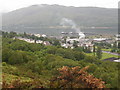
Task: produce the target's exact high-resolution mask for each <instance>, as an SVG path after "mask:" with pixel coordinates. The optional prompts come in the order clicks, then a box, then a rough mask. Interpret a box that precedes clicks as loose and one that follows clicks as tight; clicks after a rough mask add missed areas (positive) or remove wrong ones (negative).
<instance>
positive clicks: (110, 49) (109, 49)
mask: <svg viewBox="0 0 120 90" xmlns="http://www.w3.org/2000/svg"><path fill="white" fill-rule="evenodd" d="M102 50H103V51H109V52H110V51H111V49H102Z"/></svg>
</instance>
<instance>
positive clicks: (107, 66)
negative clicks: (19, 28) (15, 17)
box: [2, 37, 119, 89]
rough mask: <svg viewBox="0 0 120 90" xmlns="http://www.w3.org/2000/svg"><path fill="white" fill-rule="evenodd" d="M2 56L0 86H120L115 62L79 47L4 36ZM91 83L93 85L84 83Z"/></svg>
mask: <svg viewBox="0 0 120 90" xmlns="http://www.w3.org/2000/svg"><path fill="white" fill-rule="evenodd" d="M2 59H3V63H2V65H3V88H24V89H28V88H29V89H30V88H56V87H57V88H67V87H69V86H71V88H72V87H73V88H74V86H76V87H79V88H92V87H93V88H104V87H105V88H119V85H118V79H119V78H118V63H115V62H109V61H101V60H99V59H98V57H96V56H90V55H87V54H86V53H84V52H83V51H81V50H80V51H79V50H78V49H73V50H71V49H69V48H68V49H65V48H62V47H60V46H58V45H55V46H44V45H42V44H35V43H34V44H33V43H31V44H30V43H27V42H25V41H21V40H17V39H15V40H13V39H12V38H8V37H4V38H3V54H2ZM63 66H64V67H63ZM86 66H89V68H87V69H84V68H86ZM78 67H80V69H79V68H78ZM59 68H60V69H59ZM59 70H60V71H59ZM61 70H62V71H61ZM73 73H74V75H73ZM71 75H73V76H71ZM76 75H78V76H77V77H76ZM67 77H69V78H67ZM71 77H72V79H70V78H71ZM75 77H76V78H75ZM73 78H75V79H74V80H73ZM52 80H53V81H52ZM54 80H55V81H54ZM81 80H85V81H84V82H83V81H81ZM92 80H95V81H94V82H93V81H92ZM88 81H90V82H89V83H88ZM51 82H54V83H53V84H51ZM92 82H93V83H95V84H94V85H93V83H92ZM90 83H92V84H91V85H93V86H90V85H89V87H86V84H90ZM62 84H64V85H62ZM96 84H99V85H100V86H101V87H100V86H99V85H98V86H96ZM58 86H60V87H58ZM81 86H83V87H81Z"/></svg>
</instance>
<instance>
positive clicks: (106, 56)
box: [86, 53, 118, 60]
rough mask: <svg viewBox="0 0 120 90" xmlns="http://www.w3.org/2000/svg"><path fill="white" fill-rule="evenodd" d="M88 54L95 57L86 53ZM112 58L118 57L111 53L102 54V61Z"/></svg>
mask: <svg viewBox="0 0 120 90" xmlns="http://www.w3.org/2000/svg"><path fill="white" fill-rule="evenodd" d="M86 54H87V55H90V56H94V53H86ZM111 57H115V58H118V56H117V55H112V54H109V53H102V58H101V59H100V60H104V59H107V58H111Z"/></svg>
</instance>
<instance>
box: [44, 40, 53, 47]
mask: <svg viewBox="0 0 120 90" xmlns="http://www.w3.org/2000/svg"><path fill="white" fill-rule="evenodd" d="M43 44H44V45H45V46H49V45H51V44H50V42H49V41H44V42H43Z"/></svg>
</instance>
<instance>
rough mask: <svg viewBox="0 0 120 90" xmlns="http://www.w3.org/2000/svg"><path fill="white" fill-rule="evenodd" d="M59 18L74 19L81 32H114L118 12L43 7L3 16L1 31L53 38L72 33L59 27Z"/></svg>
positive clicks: (91, 8) (102, 9)
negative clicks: (45, 35)
mask: <svg viewBox="0 0 120 90" xmlns="http://www.w3.org/2000/svg"><path fill="white" fill-rule="evenodd" d="M62 18H68V19H71V20H73V21H74V22H75V23H76V24H77V26H78V27H79V28H81V30H82V31H83V32H87V33H90V32H93V33H102V34H103V33H112V34H113V33H117V9H107V8H98V7H66V6H60V5H46V4H42V5H32V6H29V7H25V8H21V9H18V10H15V11H12V12H8V13H5V14H3V30H6V31H18V32H24V31H26V32H31V33H46V34H54V35H55V34H59V33H60V32H62V31H66V30H67V31H66V32H68V31H73V30H72V29H71V28H69V27H68V28H63V27H62V26H61V25H60V23H61V20H62ZM94 27H96V28H94Z"/></svg>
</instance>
